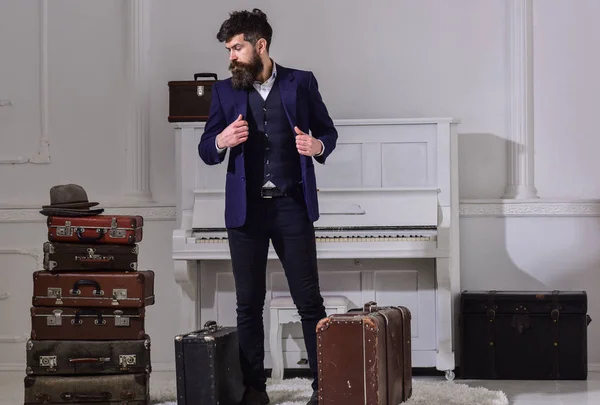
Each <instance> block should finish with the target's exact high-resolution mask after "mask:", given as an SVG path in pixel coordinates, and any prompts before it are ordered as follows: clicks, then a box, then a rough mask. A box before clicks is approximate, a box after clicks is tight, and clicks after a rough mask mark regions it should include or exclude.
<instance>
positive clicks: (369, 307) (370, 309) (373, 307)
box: [363, 301, 377, 312]
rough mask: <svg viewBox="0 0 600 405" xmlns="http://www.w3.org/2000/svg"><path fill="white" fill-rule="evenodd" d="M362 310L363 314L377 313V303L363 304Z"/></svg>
mask: <svg viewBox="0 0 600 405" xmlns="http://www.w3.org/2000/svg"><path fill="white" fill-rule="evenodd" d="M363 310H364V311H365V312H375V311H377V303H376V302H375V301H369V302H367V303H365V305H364V308H363Z"/></svg>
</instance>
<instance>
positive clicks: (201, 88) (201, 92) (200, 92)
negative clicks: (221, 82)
mask: <svg viewBox="0 0 600 405" xmlns="http://www.w3.org/2000/svg"><path fill="white" fill-rule="evenodd" d="M196 94H198V97H202V96H203V95H204V86H198V87H196Z"/></svg>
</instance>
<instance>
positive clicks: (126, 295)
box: [32, 270, 154, 309]
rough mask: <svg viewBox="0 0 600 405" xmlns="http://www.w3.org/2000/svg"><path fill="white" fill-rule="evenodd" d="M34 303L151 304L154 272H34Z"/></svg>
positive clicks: (135, 306) (91, 305)
mask: <svg viewBox="0 0 600 405" xmlns="http://www.w3.org/2000/svg"><path fill="white" fill-rule="evenodd" d="M32 302H33V305H34V306H49V307H61V306H64V307H79V308H82V307H96V308H101V307H104V308H116V309H118V308H139V307H144V306H147V305H153V304H154V272H153V271H152V270H144V271H133V272H108V271H107V272H101V273H81V272H69V273H50V272H49V271H45V270H44V271H36V272H34V273H33V298H32Z"/></svg>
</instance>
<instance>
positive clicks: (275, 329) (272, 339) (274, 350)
mask: <svg viewBox="0 0 600 405" xmlns="http://www.w3.org/2000/svg"><path fill="white" fill-rule="evenodd" d="M281 338H282V325H280V324H279V310H278V309H277V308H271V327H270V332H269V345H270V350H271V363H272V368H271V378H272V379H273V380H283V342H282V341H281Z"/></svg>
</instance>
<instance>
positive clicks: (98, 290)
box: [69, 280, 104, 295]
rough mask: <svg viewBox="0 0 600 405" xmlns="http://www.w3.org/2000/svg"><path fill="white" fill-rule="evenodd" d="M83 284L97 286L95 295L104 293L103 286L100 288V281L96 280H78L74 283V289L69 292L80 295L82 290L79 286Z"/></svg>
mask: <svg viewBox="0 0 600 405" xmlns="http://www.w3.org/2000/svg"><path fill="white" fill-rule="evenodd" d="M81 285H91V286H94V287H96V289H95V290H94V295H104V291H102V288H100V283H99V282H97V281H94V280H77V281H76V282H75V284H73V289H72V290H70V291H69V293H70V294H71V295H80V294H81V290H80V289H79V286H81Z"/></svg>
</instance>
